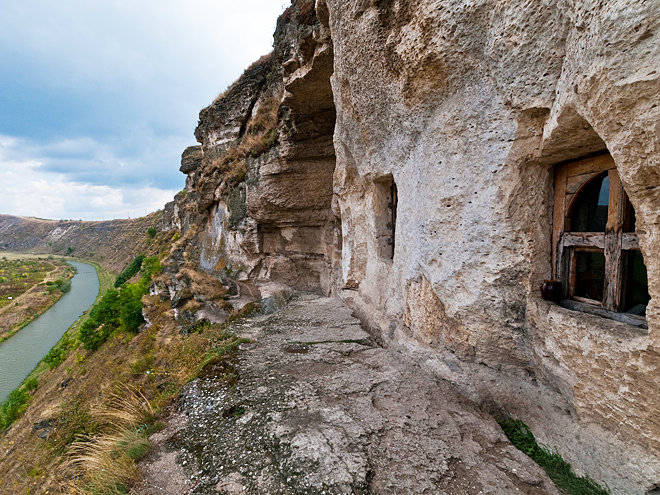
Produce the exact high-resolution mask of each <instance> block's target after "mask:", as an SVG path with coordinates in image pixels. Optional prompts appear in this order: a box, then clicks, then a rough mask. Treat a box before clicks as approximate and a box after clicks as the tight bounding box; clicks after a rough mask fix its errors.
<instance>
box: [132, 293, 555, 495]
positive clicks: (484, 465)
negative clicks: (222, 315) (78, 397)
mask: <svg viewBox="0 0 660 495" xmlns="http://www.w3.org/2000/svg"><path fill="white" fill-rule="evenodd" d="M230 330H231V331H233V332H236V333H237V334H238V335H240V336H241V337H246V338H250V339H253V341H254V344H248V345H243V346H242V349H241V350H239V351H238V352H237V353H236V354H234V355H232V356H230V357H228V358H227V359H225V360H222V361H220V362H218V363H217V364H216V365H215V366H213V367H212V368H211V369H209V370H208V372H207V373H206V375H205V376H204V377H203V378H199V379H196V380H194V381H193V382H191V383H190V384H188V385H187V386H186V388H185V389H184V391H183V392H182V396H181V399H180V401H179V403H178V405H177V411H176V412H173V414H172V417H171V418H170V421H169V426H168V428H167V429H165V430H163V431H162V432H159V433H157V434H156V435H154V436H153V438H152V439H153V441H154V443H155V444H156V446H157V448H156V451H155V452H154V453H153V454H152V455H151V456H150V457H149V458H148V459H147V461H146V462H145V463H143V469H144V472H145V479H144V480H143V482H142V483H141V484H140V485H139V486H137V487H136V488H135V489H134V491H133V493H139V494H141V495H156V494H159V495H161V494H167V495H184V494H187V495H188V494H189V495H193V494H194V495H202V494H204V495H211V494H218V493H225V494H239V493H240V494H272V495H275V494H465V495H477V494H497V495H503V494H514V493H515V494H520V493H525V494H531V495H541V494H553V495H558V493H559V492H558V491H557V489H556V488H555V487H554V485H553V483H552V482H551V481H550V480H549V479H548V478H547V476H546V475H545V473H544V472H543V471H542V470H541V469H540V468H539V467H538V466H537V465H536V464H534V463H533V462H532V461H531V460H530V459H529V458H528V457H527V456H525V455H524V454H522V453H521V452H519V451H518V450H517V449H515V448H514V447H513V446H512V445H511V444H510V443H509V441H508V440H507V439H506V437H505V436H504V434H503V433H502V431H501V430H500V428H499V426H498V425H497V423H496V422H495V421H494V420H493V419H492V418H491V417H490V416H488V415H487V414H486V413H484V412H482V411H480V410H479V409H478V408H477V407H476V406H475V405H474V404H473V403H471V402H470V401H468V400H466V399H465V398H463V397H461V396H460V395H459V394H458V393H457V392H456V391H455V390H454V389H453V388H452V386H451V385H450V384H449V383H447V382H445V381H442V380H438V379H437V378H436V377H434V376H433V375H431V374H430V373H429V372H427V371H425V370H424V369H423V368H421V367H420V366H419V365H417V364H415V363H413V362H410V361H408V360H407V359H406V358H405V356H402V355H401V354H399V353H397V352H395V351H390V350H387V349H382V348H380V347H378V346H376V345H375V344H374V343H373V342H372V340H371V339H370V338H369V335H368V334H367V333H366V332H365V331H364V330H363V329H362V328H361V326H360V322H359V321H358V320H357V319H356V318H354V317H353V316H351V311H350V309H348V308H347V307H346V306H345V304H344V303H343V302H342V301H340V300H338V299H333V298H322V297H318V296H312V295H307V294H299V295H296V296H295V297H294V298H293V300H292V302H291V303H290V304H289V305H288V306H287V307H286V308H284V309H282V310H281V311H279V312H277V313H275V314H271V315H267V316H259V317H256V318H251V319H248V320H244V321H241V322H238V323H236V324H234V326H233V327H232V328H231V329H230Z"/></svg>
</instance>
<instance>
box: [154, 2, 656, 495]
mask: <svg viewBox="0 0 660 495" xmlns="http://www.w3.org/2000/svg"><path fill="white" fill-rule="evenodd" d="M659 24H660V6H659V5H658V4H657V3H655V2H648V1H646V2H645V1H642V0H626V1H614V2H607V3H605V2H597V1H577V2H575V1H574V2H570V1H564V0H545V1H543V2H530V1H526V0H513V1H507V2H502V1H498V0H462V1H450V0H424V1H417V2H413V1H411V0H384V1H380V0H379V1H376V0H353V1H339V0H317V1H316V2H311V1H294V2H293V5H292V7H291V8H289V9H288V10H287V11H286V12H285V14H284V15H283V16H282V17H281V19H280V21H279V23H278V29H277V32H276V34H275V50H274V52H273V54H272V55H270V56H269V57H266V58H264V59H262V60H260V61H259V62H257V63H255V64H254V65H253V66H252V67H250V68H249V69H248V70H247V71H246V72H245V74H244V75H243V77H242V78H241V79H239V81H238V82H237V83H236V84H235V85H234V86H232V87H231V88H230V89H229V90H228V91H227V92H226V93H225V94H223V95H221V96H220V97H219V98H218V99H217V100H216V101H215V102H214V103H213V104H212V105H211V106H210V107H208V108H207V109H205V110H203V111H202V112H201V114H200V124H199V126H198V128H197V131H196V133H195V135H196V137H197V139H198V141H199V142H200V146H199V147H194V148H189V149H188V150H186V152H185V153H184V155H183V158H182V168H181V170H182V172H184V173H186V174H187V175H188V180H187V186H186V191H185V196H184V195H179V196H177V198H175V201H174V202H173V203H171V204H169V205H168V206H167V207H166V210H165V215H164V219H163V227H164V228H168V229H170V228H176V229H180V230H181V232H182V235H183V236H184V237H183V239H184V241H185V242H182V243H181V244H180V247H179V249H177V250H175V251H174V252H173V256H172V258H171V265H170V268H169V270H170V272H171V273H172V274H173V276H175V275H174V274H176V273H177V270H179V268H181V267H188V268H197V269H201V270H202V271H204V272H206V273H207V274H208V275H210V276H212V277H215V278H220V279H223V280H224V279H226V278H227V277H229V278H231V279H233V280H236V281H240V282H241V283H243V284H252V285H254V286H256V287H257V288H258V286H264V285H265V284H267V283H268V282H270V281H277V282H283V283H285V284H287V285H289V286H291V287H295V288H301V289H305V290H312V291H320V292H325V293H331V292H332V293H334V294H336V295H339V296H341V297H343V298H344V299H345V300H347V301H348V302H349V303H350V304H351V305H352V307H353V308H354V309H355V311H356V313H357V314H358V315H360V316H361V318H362V319H363V321H364V322H365V323H366V324H367V325H368V326H369V327H370V328H371V331H372V334H373V335H374V336H375V337H377V339H378V340H379V341H380V342H381V343H382V344H383V345H393V346H399V347H400V348H401V349H402V350H405V351H406V352H412V353H413V354H415V355H417V356H418V357H419V359H420V361H422V362H424V363H425V364H426V365H427V366H429V367H431V368H432V369H434V370H435V371H436V372H437V373H438V374H440V375H442V376H444V377H446V378H448V379H449V380H451V381H452V382H453V383H454V384H455V385H456V386H457V387H458V388H459V389H460V390H461V391H462V392H463V393H464V394H465V395H467V396H469V397H470V398H472V399H474V400H476V401H477V402H479V403H481V404H482V405H483V406H484V407H487V408H489V409H490V410H491V412H493V413H495V414H505V415H513V416H515V417H519V418H521V419H523V420H524V421H525V422H527V423H528V424H529V425H530V426H531V427H532V429H533V431H534V433H535V434H536V435H537V436H538V437H539V438H540V439H541V441H543V442H545V443H548V444H550V445H553V446H556V447H557V448H558V449H559V451H560V452H561V453H562V455H564V456H565V457H566V458H568V459H569V460H570V461H571V462H572V463H573V464H574V465H575V467H576V468H577V469H578V471H580V472H586V473H588V474H589V475H590V476H591V477H593V478H595V479H597V480H598V481H601V482H606V483H607V484H608V485H609V486H610V487H612V488H613V489H614V490H615V492H616V493H634V494H645V493H647V491H648V493H655V492H653V491H652V490H654V489H657V486H656V485H657V484H660V461H658V453H659V452H660V426H659V425H660V416H659V413H658V409H657V407H655V404H657V403H658V402H660V388H659V387H657V384H656V382H657V373H658V369H659V368H660V355H658V352H657V349H658V348H659V346H660V306H659V304H660V303H658V301H659V298H660V259H659V258H658V256H657V253H658V252H660V240H659V239H660V224H659V221H658V218H660V215H659V208H660V197H659V196H658V195H659V194H660V193H659V192H658V191H660V173H659V170H660V163H659V160H660V154H659V151H658V150H659V149H660V143H658V132H657V131H658V121H659V117H660V109H659V107H658V106H657V105H658V103H657V102H658V95H659V94H660V85H659V74H660V44H658V43H657V36H658V34H657V31H658V26H659ZM275 130H276V131H275ZM603 152H609V153H610V154H611V155H612V157H613V159H614V162H615V164H616V168H617V170H618V173H619V175H620V177H621V180H622V183H623V187H624V189H625V192H626V193H627V194H628V196H629V197H630V201H631V203H632V205H633V207H634V208H635V211H636V214H637V234H638V235H639V238H640V246H641V252H642V254H643V255H644V262H645V264H646V267H647V269H648V275H649V292H650V295H651V296H652V299H651V302H650V305H649V306H648V310H647V323H648V329H647V330H640V329H635V328H632V327H629V326H628V325H626V324H623V323H618V322H615V321H613V320H609V319H606V318H602V317H598V316H592V315H588V314H586V313H581V312H577V311H572V310H569V309H565V308H563V307H561V306H559V305H557V304H554V303H550V302H547V301H544V300H542V299H541V297H540V292H539V289H538V287H539V285H540V284H541V282H542V281H543V280H544V279H549V278H551V277H552V268H551V259H552V247H551V244H552V242H551V233H552V221H553V220H552V206H553V194H554V186H553V176H554V170H555V166H556V165H557V164H559V163H561V162H564V161H566V160H571V159H576V158H579V157H582V156H585V155H588V154H590V153H603ZM654 486H655V488H654Z"/></svg>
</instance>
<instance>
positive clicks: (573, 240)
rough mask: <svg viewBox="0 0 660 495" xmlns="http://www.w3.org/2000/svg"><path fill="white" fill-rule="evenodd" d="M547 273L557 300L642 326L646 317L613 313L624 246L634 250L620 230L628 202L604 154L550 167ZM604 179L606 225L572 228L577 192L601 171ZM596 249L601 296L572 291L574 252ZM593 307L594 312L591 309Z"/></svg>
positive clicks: (620, 293) (633, 237) (619, 300)
mask: <svg viewBox="0 0 660 495" xmlns="http://www.w3.org/2000/svg"><path fill="white" fill-rule="evenodd" d="M554 173H555V174H554V186H555V191H554V193H555V194H554V209H553V229H552V245H553V249H552V276H553V279H554V280H559V281H561V282H562V293H563V294H562V295H563V298H564V300H563V301H562V303H563V305H565V306H569V307H572V309H582V310H586V311H589V312H595V313H597V314H600V315H602V316H607V317H612V318H614V319H616V320H619V321H626V322H627V323H632V324H634V325H635V326H643V325H642V324H645V322H646V318H645V317H642V316H637V315H632V314H628V313H619V311H620V309H621V307H622V306H623V304H624V303H625V302H624V297H625V294H624V289H625V287H624V284H625V273H624V272H625V269H626V258H627V254H626V252H627V251H639V250H640V248H639V238H638V236H637V234H636V233H635V232H624V230H625V229H624V227H625V225H624V224H625V223H626V222H628V220H629V216H630V212H631V209H632V206H631V205H630V202H629V200H628V197H627V195H626V193H625V191H624V189H623V185H622V183H621V180H620V178H619V174H618V172H617V169H616V165H615V163H614V160H613V159H612V157H611V155H610V154H609V153H606V154H599V155H597V156H590V157H585V158H581V159H578V160H574V161H570V162H565V163H562V164H559V165H557V166H556V167H555V169H554ZM604 173H607V176H608V177H609V180H610V189H609V203H608V213H607V225H606V227H605V231H604V232H572V231H571V229H570V219H571V215H572V211H573V208H574V207H575V205H576V202H577V200H578V198H580V194H581V192H583V191H584V189H585V187H588V185H589V184H590V183H591V182H592V181H593V180H594V179H596V178H598V177H599V176H601V175H602V174H604ZM579 251H595V252H601V253H603V254H604V256H605V276H604V281H603V294H602V296H603V297H602V301H596V300H593V299H589V298H584V297H579V296H576V295H575V288H576V284H577V281H576V277H577V267H576V259H577V255H576V253H577V252H579ZM591 309H593V310H594V311H591Z"/></svg>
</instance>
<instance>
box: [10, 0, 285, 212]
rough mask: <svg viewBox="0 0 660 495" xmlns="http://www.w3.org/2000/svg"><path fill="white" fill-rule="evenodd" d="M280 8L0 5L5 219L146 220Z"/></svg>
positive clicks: (143, 1) (265, 3)
mask: <svg viewBox="0 0 660 495" xmlns="http://www.w3.org/2000/svg"><path fill="white" fill-rule="evenodd" d="M285 1H286V2H287V3H288V0H281V1H280V0H275V1H273V0H242V1H241V2H236V1H234V0H231V1H230V0H186V1H183V0H95V1H94V2H89V1H88V0H59V1H57V2H51V1H47V0H21V1H20V2H18V1H3V0H0V6H1V7H2V8H1V11H2V15H1V16H0V46H2V50H0V66H2V67H3V71H2V72H0V108H3V112H2V113H0V212H2V213H13V214H20V215H31V216H39V217H50V218H86V219H91V218H94V219H99V218H100V216H101V215H104V216H105V218H111V215H114V216H117V217H118V218H119V217H126V216H127V215H128V214H130V215H131V216H134V215H138V214H144V211H145V209H146V210H147V212H148V211H153V210H154V209H157V208H160V207H162V206H163V205H164V203H165V202H167V201H169V200H171V198H172V196H173V194H174V193H175V192H176V190H178V189H180V188H181V186H182V185H183V183H184V179H185V177H184V176H183V175H182V174H180V173H179V172H178V167H179V158H180V155H181V152H182V151H183V149H184V148H185V147H186V146H189V145H191V144H194V142H195V141H194V136H193V131H194V128H195V126H196V124H197V114H198V112H199V110H200V109H201V108H203V107H205V106H207V105H209V104H210V103H211V102H212V101H213V99H214V98H215V96H217V94H218V93H220V92H222V91H223V90H224V89H225V88H226V87H227V86H228V85H229V84H230V83H231V82H233V80H235V79H236V78H237V77H238V76H239V75H240V73H241V72H242V70H243V69H244V68H246V67H247V66H248V65H249V64H250V63H251V62H253V61H254V60H256V59H257V58H258V57H259V56H261V55H263V54H265V53H267V52H268V51H270V49H271V45H272V33H273V31H274V29H275V23H276V20H277V16H278V15H279V14H280V13H281V12H282V10H283V8H284V7H285V5H283V3H285Z"/></svg>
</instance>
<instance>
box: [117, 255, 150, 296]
mask: <svg viewBox="0 0 660 495" xmlns="http://www.w3.org/2000/svg"><path fill="white" fill-rule="evenodd" d="M143 261H144V255H143V254H141V255H139V256H136V257H135V258H134V259H133V261H131V262H130V264H129V265H128V266H127V267H126V269H125V270H124V271H123V272H121V273H120V274H119V275H118V276H117V279H116V280H115V288H119V287H121V286H122V285H124V284H125V283H126V281H127V280H129V279H130V278H131V277H133V276H134V275H135V274H136V273H137V272H139V271H140V267H141V266H142V262H143Z"/></svg>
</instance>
